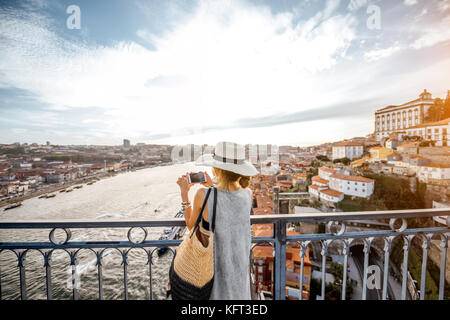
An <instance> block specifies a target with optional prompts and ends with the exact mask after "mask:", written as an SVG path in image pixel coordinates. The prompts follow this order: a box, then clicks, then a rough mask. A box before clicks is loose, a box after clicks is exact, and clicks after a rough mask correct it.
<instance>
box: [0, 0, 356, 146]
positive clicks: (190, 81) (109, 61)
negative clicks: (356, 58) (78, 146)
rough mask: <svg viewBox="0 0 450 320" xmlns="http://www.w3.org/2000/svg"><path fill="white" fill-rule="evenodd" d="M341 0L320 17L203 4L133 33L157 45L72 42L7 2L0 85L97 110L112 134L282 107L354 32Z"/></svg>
mask: <svg viewBox="0 0 450 320" xmlns="http://www.w3.org/2000/svg"><path fill="white" fill-rule="evenodd" d="M338 6H339V1H337V0H332V1H328V2H327V4H326V6H324V8H323V15H321V16H313V17H311V18H308V19H305V20H300V21H298V22H295V23H294V16H293V15H292V14H291V13H286V12H284V13H279V14H273V13H272V12H271V11H270V9H269V8H268V7H264V6H253V5H250V4H247V3H245V2H236V3H235V4H234V5H232V6H227V7H225V8H224V7H223V6H220V5H214V2H208V1H201V2H199V6H198V8H197V9H196V10H195V11H194V13H193V14H192V15H191V16H190V17H189V18H187V17H186V19H185V21H184V23H182V24H179V25H176V26H174V27H173V28H171V29H169V30H167V31H166V32H165V33H162V34H160V35H155V34H154V33H152V32H151V31H150V30H144V29H139V30H138V31H137V35H138V36H140V37H141V38H142V39H143V40H145V41H148V43H149V44H151V45H152V48H154V49H153V50H149V49H147V48H145V47H143V46H141V45H139V44H137V43H135V42H133V41H121V42H117V43H115V44H114V45H112V46H108V47H106V46H101V45H96V44H94V43H88V42H80V41H78V42H73V40H72V39H66V38H65V37H64V36H62V35H61V32H59V31H58V30H55V28H54V25H53V21H52V20H51V19H49V18H48V17H46V16H44V15H38V14H37V13H35V12H19V11H17V10H14V9H8V10H5V11H2V12H1V13H0V37H2V39H3V40H2V43H1V44H0V70H1V73H2V76H1V78H0V85H1V86H3V87H14V88H20V89H22V90H26V91H29V92H32V93H33V94H34V95H36V96H37V99H38V100H39V101H41V102H42V103H45V104H46V105H48V106H49V107H48V108H49V109H51V110H55V111H64V109H66V108H78V109H80V108H84V109H86V110H87V109H88V108H89V107H90V106H93V105H95V106H97V107H99V108H102V109H104V115H106V116H107V119H108V120H105V126H106V128H105V130H111V132H110V136H111V137H114V138H117V139H118V138H120V136H121V135H124V133H126V134H127V135H128V136H140V135H143V134H145V133H146V132H161V131H162V132H163V131H164V130H165V129H167V127H168V126H170V127H175V128H176V127H179V128H182V127H184V126H185V124H186V123H189V124H191V125H195V126H198V127H204V126H205V121H206V123H209V122H213V123H216V124H217V123H221V122H232V121H234V120H236V119H238V118H241V117H250V116H252V115H255V113H256V114H258V115H261V116H262V115H265V114H271V113H273V112H274V111H277V112H280V111H283V110H280V106H282V107H281V108H282V109H283V108H284V109H286V110H288V109H289V108H292V107H293V106H294V105H295V104H297V102H296V101H297V100H298V97H299V94H300V95H301V94H302V93H307V92H311V85H312V79H314V78H315V77H316V76H317V75H318V74H319V73H320V72H323V71H326V70H330V69H331V68H333V67H334V66H335V65H336V63H337V61H338V59H340V58H341V57H343V56H345V55H346V52H347V50H348V48H349V47H350V45H351V43H352V41H353V40H354V39H355V37H356V33H355V24H356V21H355V19H354V17H352V16H350V15H339V14H336V9H337V8H338ZM324 18H327V19H325V20H324ZM303 100H305V102H306V104H307V105H311V103H314V98H313V97H309V96H306V95H305V97H304V98H303ZM256 106H257V107H256ZM255 107H256V108H255ZM81 112H82V111H81ZM207 115H208V120H205V119H206V118H207Z"/></svg>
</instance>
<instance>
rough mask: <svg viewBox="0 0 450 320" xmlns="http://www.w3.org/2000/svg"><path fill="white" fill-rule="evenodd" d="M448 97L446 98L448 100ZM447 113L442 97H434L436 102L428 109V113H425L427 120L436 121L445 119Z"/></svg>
mask: <svg viewBox="0 0 450 320" xmlns="http://www.w3.org/2000/svg"><path fill="white" fill-rule="evenodd" d="M447 100H448V97H447V99H446V102H447ZM445 114H446V110H445V104H444V101H442V99H441V98H436V99H434V104H433V105H432V106H431V107H430V108H429V109H428V112H427V114H426V115H425V122H436V121H441V120H443V119H444V116H445Z"/></svg>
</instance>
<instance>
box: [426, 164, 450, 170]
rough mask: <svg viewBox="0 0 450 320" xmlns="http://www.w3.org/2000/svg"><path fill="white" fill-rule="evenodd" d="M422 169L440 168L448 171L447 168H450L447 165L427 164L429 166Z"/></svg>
mask: <svg viewBox="0 0 450 320" xmlns="http://www.w3.org/2000/svg"><path fill="white" fill-rule="evenodd" d="M422 167H430V168H441V169H448V168H450V166H448V165H444V164H439V163H429V164H425V165H423V166H422Z"/></svg>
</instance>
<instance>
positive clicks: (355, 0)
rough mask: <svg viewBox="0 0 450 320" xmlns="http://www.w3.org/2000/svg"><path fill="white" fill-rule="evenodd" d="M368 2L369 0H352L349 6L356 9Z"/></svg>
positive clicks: (351, 9) (353, 9)
mask: <svg viewBox="0 0 450 320" xmlns="http://www.w3.org/2000/svg"><path fill="white" fill-rule="evenodd" d="M368 2H369V1H368V0H350V2H349V4H348V7H347V8H348V9H349V10H350V11H356V10H359V9H360V8H362V7H363V6H365V5H366V4H368Z"/></svg>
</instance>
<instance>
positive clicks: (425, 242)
mask: <svg viewBox="0 0 450 320" xmlns="http://www.w3.org/2000/svg"><path fill="white" fill-rule="evenodd" d="M432 236H433V235H432V234H425V235H424V240H423V243H422V249H423V253H422V273H421V276H420V300H425V293H426V292H425V288H426V283H427V261H428V250H429V249H430V245H431V237H432Z"/></svg>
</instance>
